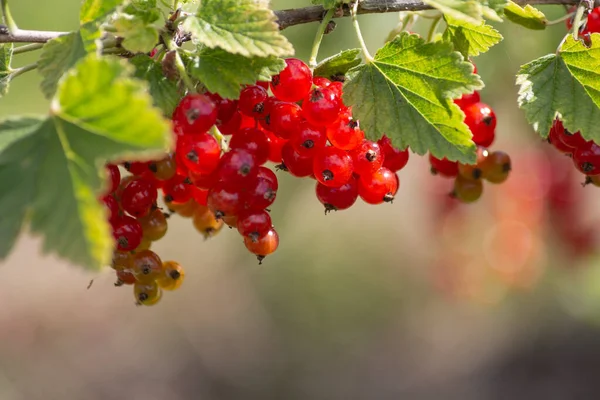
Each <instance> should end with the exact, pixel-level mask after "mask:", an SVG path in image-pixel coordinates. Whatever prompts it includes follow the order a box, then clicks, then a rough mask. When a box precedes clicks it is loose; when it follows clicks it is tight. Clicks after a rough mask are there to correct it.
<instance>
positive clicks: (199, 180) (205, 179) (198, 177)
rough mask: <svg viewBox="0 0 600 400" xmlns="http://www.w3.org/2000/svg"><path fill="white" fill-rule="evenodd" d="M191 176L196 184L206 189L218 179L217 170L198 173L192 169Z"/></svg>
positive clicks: (191, 179)
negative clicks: (208, 172)
mask: <svg viewBox="0 0 600 400" xmlns="http://www.w3.org/2000/svg"><path fill="white" fill-rule="evenodd" d="M189 178H190V181H191V182H192V184H193V185H194V186H196V187H197V188H199V189H204V190H208V189H210V188H211V187H212V186H213V185H214V184H215V183H216V182H217V181H218V177H217V173H216V171H215V172H213V173H212V174H209V175H204V174H197V173H195V172H193V171H190V173H189Z"/></svg>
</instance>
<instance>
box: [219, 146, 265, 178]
mask: <svg viewBox="0 0 600 400" xmlns="http://www.w3.org/2000/svg"><path fill="white" fill-rule="evenodd" d="M257 170H258V163H257V162H256V158H255V157H254V156H253V155H252V154H250V153H249V152H248V151H246V150H244V149H233V150H230V151H228V152H227V153H225V154H223V157H221V161H220V162H219V167H218V169H217V172H216V173H217V175H216V178H217V180H222V181H225V182H228V183H232V184H233V183H236V182H243V181H244V180H247V179H249V178H253V177H255V176H256V173H257Z"/></svg>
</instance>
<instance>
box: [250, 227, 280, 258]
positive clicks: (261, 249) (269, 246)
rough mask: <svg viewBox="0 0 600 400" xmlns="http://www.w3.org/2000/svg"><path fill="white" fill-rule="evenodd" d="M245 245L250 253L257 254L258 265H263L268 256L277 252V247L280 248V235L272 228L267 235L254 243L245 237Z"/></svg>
mask: <svg viewBox="0 0 600 400" xmlns="http://www.w3.org/2000/svg"><path fill="white" fill-rule="evenodd" d="M244 244H245V245H246V248H247V249H248V251H250V252H251V253H252V254H256V256H257V258H258V263H259V264H262V261H263V260H264V259H265V257H266V256H268V255H269V254H272V253H273V252H275V250H277V247H278V246H279V235H278V234H277V231H276V230H275V228H271V229H269V232H267V234H266V235H264V236H263V237H261V238H260V239H258V240H257V241H253V240H252V238H250V237H248V236H246V237H244Z"/></svg>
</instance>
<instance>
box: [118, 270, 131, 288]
mask: <svg viewBox="0 0 600 400" xmlns="http://www.w3.org/2000/svg"><path fill="white" fill-rule="evenodd" d="M135 282H136V280H135V276H133V274H132V273H131V271H129V270H127V269H120V270H117V281H116V282H115V286H123V285H133V284H134V283H135Z"/></svg>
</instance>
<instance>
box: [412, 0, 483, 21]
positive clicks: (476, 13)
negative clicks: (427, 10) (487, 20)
mask: <svg viewBox="0 0 600 400" xmlns="http://www.w3.org/2000/svg"><path fill="white" fill-rule="evenodd" d="M423 2H424V3H425V4H428V5H430V6H431V7H433V8H436V9H438V10H440V11H441V12H443V13H444V15H445V16H449V17H452V18H454V19H457V20H461V21H465V22H469V23H471V24H475V25H477V24H479V23H480V22H481V21H482V18H481V14H482V5H481V3H480V2H479V1H477V0H423Z"/></svg>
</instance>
